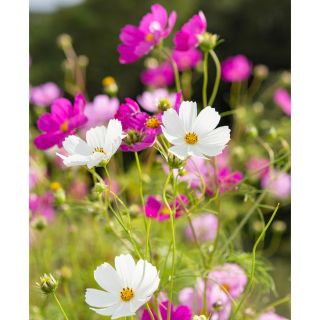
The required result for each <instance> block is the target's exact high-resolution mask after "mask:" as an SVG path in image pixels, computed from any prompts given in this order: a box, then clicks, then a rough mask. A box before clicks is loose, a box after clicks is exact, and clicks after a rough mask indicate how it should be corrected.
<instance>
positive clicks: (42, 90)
mask: <svg viewBox="0 0 320 320" xmlns="http://www.w3.org/2000/svg"><path fill="white" fill-rule="evenodd" d="M59 97H61V90H60V88H59V87H58V86H57V85H56V84H55V83H53V82H46V83H44V84H41V85H39V86H36V87H32V88H31V89H30V102H31V103H33V104H34V105H36V106H39V107H47V106H49V105H51V104H52V103H53V102H54V100H56V99H58V98H59Z"/></svg>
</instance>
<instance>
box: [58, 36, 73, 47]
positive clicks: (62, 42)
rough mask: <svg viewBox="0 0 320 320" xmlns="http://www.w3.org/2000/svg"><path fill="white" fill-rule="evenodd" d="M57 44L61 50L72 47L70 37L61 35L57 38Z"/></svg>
mask: <svg viewBox="0 0 320 320" xmlns="http://www.w3.org/2000/svg"><path fill="white" fill-rule="evenodd" d="M57 44H58V46H59V47H60V48H61V49H68V48H70V47H71V46H72V38H71V36H70V35H68V34H66V33H63V34H61V35H60V36H58V38H57Z"/></svg>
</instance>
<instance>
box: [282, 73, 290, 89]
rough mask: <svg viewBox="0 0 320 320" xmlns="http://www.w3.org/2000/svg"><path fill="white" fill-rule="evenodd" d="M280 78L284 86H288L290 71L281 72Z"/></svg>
mask: <svg viewBox="0 0 320 320" xmlns="http://www.w3.org/2000/svg"><path fill="white" fill-rule="evenodd" d="M280 80H281V82H282V84H283V85H284V86H290V84H291V73H290V72H288V71H284V72H282V74H281V76H280Z"/></svg>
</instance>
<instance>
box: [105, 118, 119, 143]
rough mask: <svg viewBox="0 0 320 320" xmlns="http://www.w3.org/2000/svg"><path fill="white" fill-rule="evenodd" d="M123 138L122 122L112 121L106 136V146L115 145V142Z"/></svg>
mask: <svg viewBox="0 0 320 320" xmlns="http://www.w3.org/2000/svg"><path fill="white" fill-rule="evenodd" d="M121 136H122V125H121V122H120V121H119V120H116V119H112V120H110V121H109V124H108V128H107V132H106V136H105V144H110V143H113V142H114V141H115V140H117V139H119V138H121ZM105 144H104V145H105Z"/></svg>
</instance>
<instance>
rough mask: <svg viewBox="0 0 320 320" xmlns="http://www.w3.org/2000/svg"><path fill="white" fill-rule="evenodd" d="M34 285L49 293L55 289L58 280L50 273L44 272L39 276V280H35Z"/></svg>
mask: <svg viewBox="0 0 320 320" xmlns="http://www.w3.org/2000/svg"><path fill="white" fill-rule="evenodd" d="M36 285H37V287H38V288H39V289H41V291H42V292H43V293H45V294H49V293H54V292H55V291H56V289H57V287H58V282H57V280H56V279H55V278H54V277H53V275H52V274H51V273H50V274H49V275H48V274H46V273H45V274H44V275H43V276H42V277H40V282H37V283H36Z"/></svg>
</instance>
